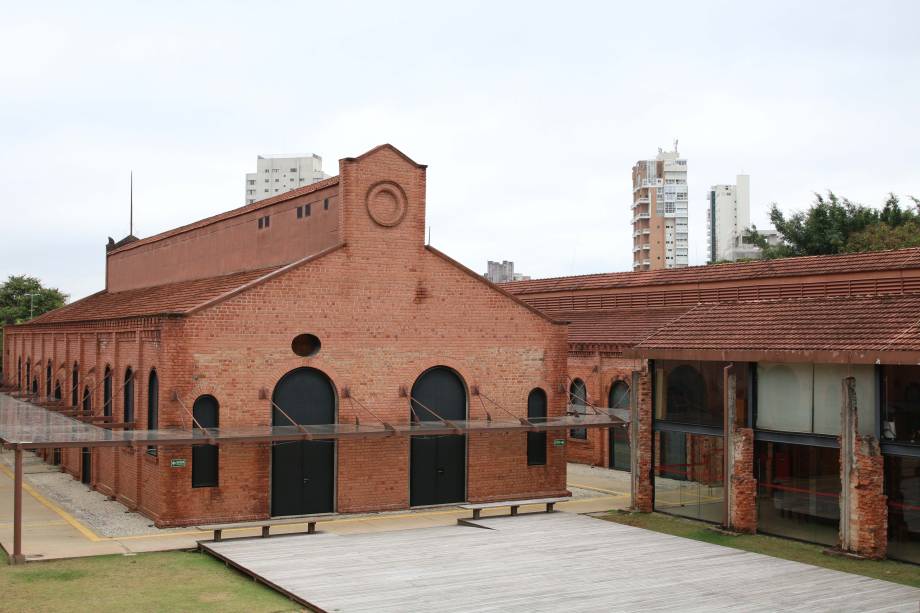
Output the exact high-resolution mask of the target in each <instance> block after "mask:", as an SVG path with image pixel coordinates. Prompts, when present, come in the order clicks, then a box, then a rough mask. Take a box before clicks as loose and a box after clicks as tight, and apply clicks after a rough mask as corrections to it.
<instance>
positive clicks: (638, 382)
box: [629, 365, 655, 513]
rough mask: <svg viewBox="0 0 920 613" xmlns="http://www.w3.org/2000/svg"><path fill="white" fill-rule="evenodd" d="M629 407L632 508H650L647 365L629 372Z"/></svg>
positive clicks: (650, 474)
mask: <svg viewBox="0 0 920 613" xmlns="http://www.w3.org/2000/svg"><path fill="white" fill-rule="evenodd" d="M632 389H633V394H632V399H631V400H632V407H631V410H630V413H631V417H630V424H629V438H630V443H631V444H630V469H631V471H632V473H631V487H630V490H631V494H632V505H631V508H632V509H633V510H634V511H641V512H643V513H650V512H652V510H653V507H654V505H653V498H654V493H655V489H654V481H653V477H652V375H651V373H650V372H649V370H648V366H647V365H646V366H645V368H643V369H642V370H634V371H633V373H632Z"/></svg>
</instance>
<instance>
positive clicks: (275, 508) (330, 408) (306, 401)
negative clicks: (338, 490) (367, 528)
mask: <svg viewBox="0 0 920 613" xmlns="http://www.w3.org/2000/svg"><path fill="white" fill-rule="evenodd" d="M272 402H274V404H275V406H273V407H272V425H274V426H290V425H291V422H290V420H288V418H287V417H285V415H287V416H288V417H290V418H291V419H292V420H294V422H296V423H298V424H302V425H317V424H332V423H335V406H336V396H335V389H334V388H333V386H332V382H331V381H330V380H329V378H328V377H327V376H326V375H325V374H323V373H322V372H320V371H319V370H316V369H315V368H298V369H297V370H293V371H291V372H289V373H288V374H286V375H285V376H284V377H282V378H281V381H279V382H278V385H276V386H275V392H274V394H273V396H272ZM279 408H280V409H281V410H278V409H279ZM282 411H283V413H282ZM334 494H335V441H334V440H313V441H294V442H280V443H275V444H273V445H272V515H275V516H279V515H307V514H311V513H329V512H331V511H333V510H334V508H335V504H334Z"/></svg>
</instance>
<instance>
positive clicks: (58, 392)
mask: <svg viewBox="0 0 920 613" xmlns="http://www.w3.org/2000/svg"><path fill="white" fill-rule="evenodd" d="M63 398H64V395H63V393H62V392H61V380H60V379H58V380H57V381H55V382H54V399H55V400H62V399H63Z"/></svg>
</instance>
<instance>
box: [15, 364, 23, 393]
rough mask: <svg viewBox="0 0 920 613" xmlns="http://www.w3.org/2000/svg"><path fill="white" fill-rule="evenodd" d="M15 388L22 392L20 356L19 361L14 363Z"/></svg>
mask: <svg viewBox="0 0 920 613" xmlns="http://www.w3.org/2000/svg"><path fill="white" fill-rule="evenodd" d="M16 387H18V388H19V389H20V390H22V356H19V361H18V362H17V363H16Z"/></svg>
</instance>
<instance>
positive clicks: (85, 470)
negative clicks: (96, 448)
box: [80, 447, 93, 485]
mask: <svg viewBox="0 0 920 613" xmlns="http://www.w3.org/2000/svg"><path fill="white" fill-rule="evenodd" d="M81 460H82V462H81V464H82V466H81V469H80V482H81V483H85V484H87V485H89V482H90V481H91V480H92V467H93V456H92V453H91V452H90V448H89V447H84V448H83V453H82V457H81Z"/></svg>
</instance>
